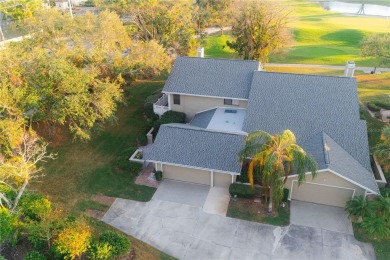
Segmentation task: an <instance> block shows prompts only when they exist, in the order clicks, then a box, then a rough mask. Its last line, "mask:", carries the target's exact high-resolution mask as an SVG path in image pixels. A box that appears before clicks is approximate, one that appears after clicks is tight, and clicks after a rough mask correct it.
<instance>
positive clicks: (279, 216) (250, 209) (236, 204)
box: [226, 184, 290, 226]
mask: <svg viewBox="0 0 390 260" xmlns="http://www.w3.org/2000/svg"><path fill="white" fill-rule="evenodd" d="M237 186H242V187H245V184H237ZM247 186H248V189H247V190H250V189H251V187H250V186H249V185H247ZM230 190H232V189H230ZM231 193H232V192H231ZM262 194H263V188H262V187H258V186H256V187H255V188H254V196H253V198H242V197H241V198H238V197H236V198H235V197H232V198H231V199H230V202H229V207H228V211H227V213H226V216H227V217H231V218H238V219H243V220H248V221H254V222H259V223H266V224H270V225H275V226H287V225H289V224H290V204H289V202H286V203H283V205H284V207H279V208H278V209H274V210H273V212H272V213H269V212H268V202H266V200H265V197H264V196H262Z"/></svg>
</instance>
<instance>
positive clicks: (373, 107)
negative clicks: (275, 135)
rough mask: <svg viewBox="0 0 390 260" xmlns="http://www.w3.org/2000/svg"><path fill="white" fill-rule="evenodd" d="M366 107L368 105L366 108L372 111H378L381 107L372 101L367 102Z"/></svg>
mask: <svg viewBox="0 0 390 260" xmlns="http://www.w3.org/2000/svg"><path fill="white" fill-rule="evenodd" d="M367 107H368V109H370V110H371V111H373V112H378V111H380V110H381V108H380V107H378V106H377V105H376V104H375V103H374V102H368V103H367Z"/></svg>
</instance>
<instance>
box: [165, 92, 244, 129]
mask: <svg viewBox="0 0 390 260" xmlns="http://www.w3.org/2000/svg"><path fill="white" fill-rule="evenodd" d="M169 96H170V97H169V98H168V100H169V101H170V102H171V104H170V108H171V110H173V111H178V112H183V113H185V114H186V115H187V118H186V120H187V122H189V121H191V119H192V118H193V117H194V115H195V114H196V113H198V112H201V111H204V110H207V109H211V108H215V107H231V108H246V107H247V106H248V101H247V100H240V101H239V105H238V106H233V105H231V106H229V105H224V104H223V100H224V99H223V98H209V97H198V96H187V95H180V105H175V104H173V94H169Z"/></svg>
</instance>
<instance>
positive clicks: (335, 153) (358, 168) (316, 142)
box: [301, 132, 378, 193]
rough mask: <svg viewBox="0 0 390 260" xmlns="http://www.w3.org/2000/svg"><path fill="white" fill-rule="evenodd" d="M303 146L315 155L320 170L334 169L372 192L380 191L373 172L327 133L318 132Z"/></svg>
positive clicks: (302, 145)
mask: <svg viewBox="0 0 390 260" xmlns="http://www.w3.org/2000/svg"><path fill="white" fill-rule="evenodd" d="M301 147H302V148H303V149H304V150H305V151H306V152H307V153H308V154H310V155H311V156H313V157H314V159H315V160H316V161H317V163H318V169H319V170H323V169H329V170H332V171H334V172H336V173H337V174H339V175H341V176H343V177H345V178H346V179H348V180H351V181H353V182H355V183H358V184H360V185H361V186H363V187H364V188H366V189H369V190H371V191H372V192H375V193H376V192H378V186H377V184H376V181H375V179H374V175H373V173H372V172H371V171H369V170H367V169H366V168H365V167H363V166H362V165H361V164H360V163H359V162H358V161H356V160H355V159H354V158H353V157H352V156H351V155H350V154H349V153H348V152H346V151H345V150H344V149H343V148H342V147H341V146H340V145H338V144H337V143H336V142H335V141H334V140H333V139H332V138H331V137H330V136H329V135H327V134H326V133H324V132H321V133H318V134H316V135H315V136H314V137H312V138H310V139H309V140H307V141H305V142H304V143H303V144H301Z"/></svg>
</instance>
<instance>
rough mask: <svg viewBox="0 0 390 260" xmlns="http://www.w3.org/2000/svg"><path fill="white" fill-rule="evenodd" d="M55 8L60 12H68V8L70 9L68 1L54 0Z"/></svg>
mask: <svg viewBox="0 0 390 260" xmlns="http://www.w3.org/2000/svg"><path fill="white" fill-rule="evenodd" d="M55 6H56V8H57V9H58V10H60V11H66V10H69V8H70V5H69V1H68V0H56V1H55Z"/></svg>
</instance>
